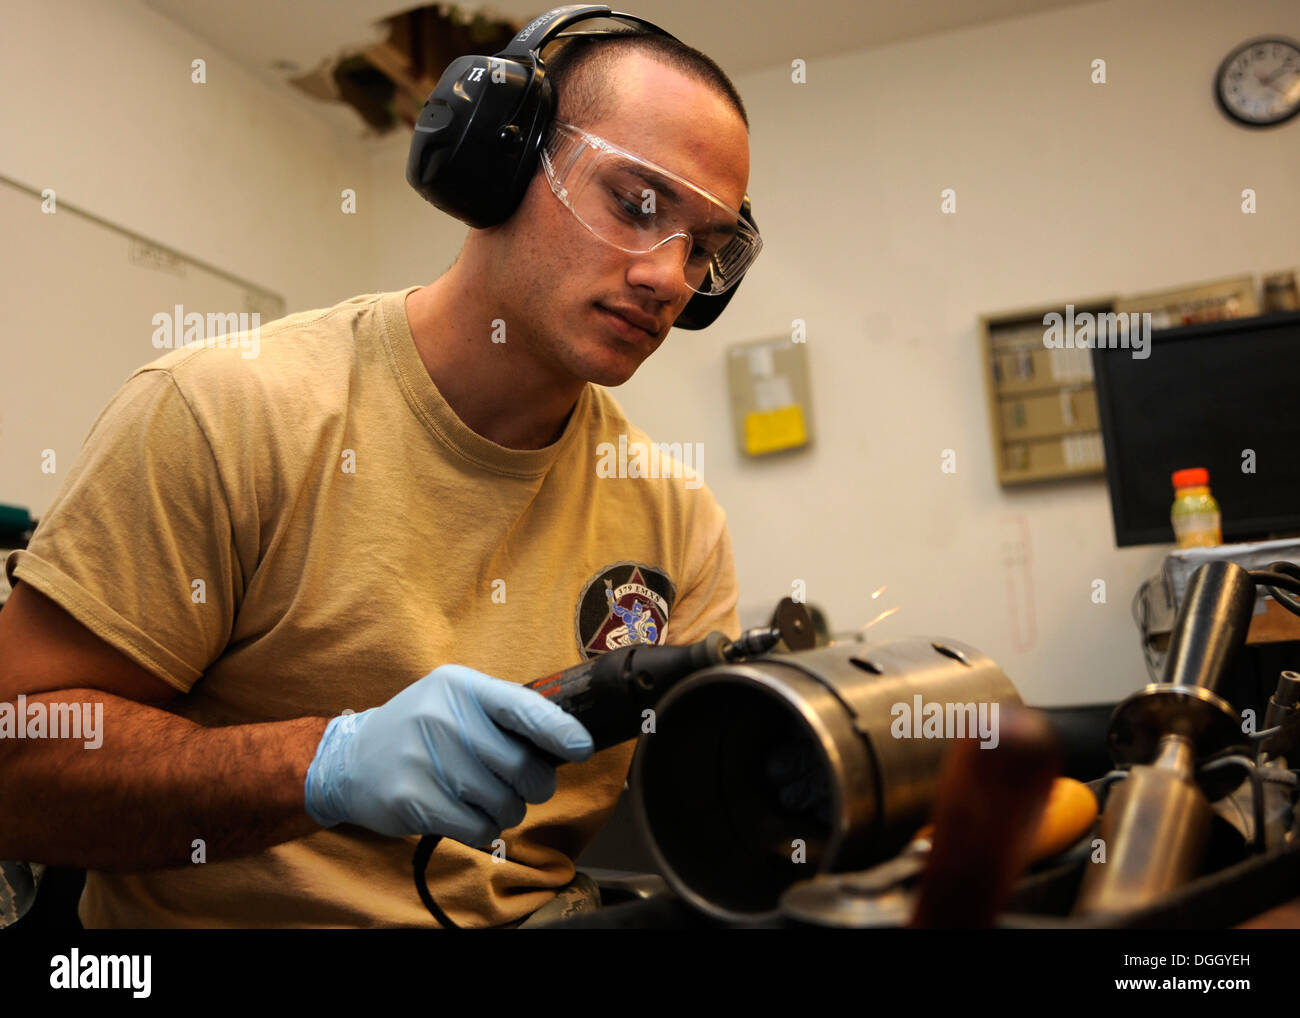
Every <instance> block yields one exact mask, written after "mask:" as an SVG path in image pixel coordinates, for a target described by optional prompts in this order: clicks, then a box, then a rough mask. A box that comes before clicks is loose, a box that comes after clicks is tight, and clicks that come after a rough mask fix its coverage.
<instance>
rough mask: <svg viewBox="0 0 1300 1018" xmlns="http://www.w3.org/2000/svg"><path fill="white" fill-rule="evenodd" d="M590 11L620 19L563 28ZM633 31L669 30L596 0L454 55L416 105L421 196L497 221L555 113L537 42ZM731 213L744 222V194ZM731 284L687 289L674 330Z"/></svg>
mask: <svg viewBox="0 0 1300 1018" xmlns="http://www.w3.org/2000/svg"><path fill="white" fill-rule="evenodd" d="M596 18H603V19H613V20H616V21H618V22H619V23H620V24H621V25H622V26H624V27H620V28H614V29H610V28H604V29H589V30H588V31H567V29H569V28H570V26H572V25H574V24H577V23H579V22H582V21H591V20H593V19H596ZM637 34H640V35H664V36H668V38H670V39H673V38H676V36H673V35H671V34H669V33H668V32H665V31H664V30H663V29H662V28H659V27H658V26H657V25H652V24H651V23H650V22H648V21H646V20H645V19H643V18H638V17H636V16H634V15H631V14H623V13H620V12H617V11H612V10H611V9H610V8H609V7H607V6H605V5H604V4H570V5H568V6H565V7H557V8H555V9H554V10H551V11H547V12H546V13H545V14H542V15H540V16H539V17H537V18H534V19H533V20H532V21H530V22H529V23H528V24H527V25H525V26H524V27H523V28H522V29H521V30H520V31H519V34H518V35H516V36H515V37H514V39H512V40H511V41H510V44H509V45H508V46H507V47H506V48H505V49H503V50H502V51H501V52H500V53H498V54H496V56H492V57H487V56H473V55H469V56H463V57H457V58H456V59H455V60H453V61H452V62H451V63H450V64H449V65H448V66H447V69H446V70H445V71H443V73H442V77H441V78H440V79H439V81H438V85H437V87H436V88H435V89H434V90H433V93H432V94H431V95H430V96H429V98H428V100H427V101H426V102H425V104H424V108H423V109H421V110H420V116H419V119H418V120H417V122H416V125H415V135H414V137H413V138H412V139H411V152H410V155H409V157H408V158H407V162H406V179H407V182H408V183H409V184H410V185H411V186H412V187H414V188H415V189H416V191H418V192H419V193H420V195H421V196H422V197H423V198H424V199H425V200H426V201H428V202H431V203H432V204H434V205H436V206H437V207H438V208H440V209H442V211H444V212H446V213H447V214H448V215H451V216H454V217H456V218H457V219H459V220H461V221H462V222H465V223H468V224H469V225H470V226H472V227H475V228H476V229H483V228H485V227H488V226H496V225H497V224H498V223H503V222H505V221H506V220H507V219H509V218H510V216H511V215H513V214H514V211H515V209H517V208H518V207H519V204H520V202H522V201H523V198H524V193H525V192H526V191H527V190H528V185H529V183H530V182H531V181H532V178H533V174H535V173H536V172H537V165H538V158H539V152H540V150H541V144H542V141H543V140H544V139H545V137H546V132H547V130H548V129H549V128H550V126H551V123H552V121H553V120H554V119H555V110H556V96H555V92H554V89H553V88H552V86H551V82H550V80H549V79H548V78H547V77H546V66H545V64H544V63H543V62H542V56H541V51H542V49H543V48H544V47H545V46H546V45H547V44H548V43H551V42H554V41H555V40H556V39H559V38H570V37H573V36H588V37H590V36H607V37H608V36H622V35H637ZM740 212H741V214H742V215H744V216H745V217H746V218H747V219H749V221H750V222H751V223H752V222H753V214H752V212H751V210H750V205H749V196H748V195H746V196H745V200H744V203H743V204H742V205H741V207H740ZM739 286H740V283H739V282H737V283H736V285H735V286H733V287H731V288H730V289H729V290H727V291H725V292H724V293H720V294H704V293H697V294H695V295H694V296H693V297H692V298H691V299H690V301H688V302H687V304H686V307H685V308H683V309H682V313H681V314H680V315H679V316H678V317H677V321H676V322H675V323H674V324H675V325H676V326H677V328H679V329H703V328H704V327H706V326H708V325H711V324H712V323H713V321H714V320H715V319H716V318H717V317H718V315H720V314H721V313H722V309H723V308H725V307H726V306H727V303H728V302H729V301H730V300H731V296H732V294H734V293H735V292H736V289H737V288H738V287H739Z"/></svg>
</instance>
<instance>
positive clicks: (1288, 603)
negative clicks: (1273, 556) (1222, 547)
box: [1249, 562, 1300, 615]
mask: <svg viewBox="0 0 1300 1018" xmlns="http://www.w3.org/2000/svg"><path fill="white" fill-rule="evenodd" d="M1249 575H1250V578H1251V579H1252V580H1254V581H1255V586H1257V587H1263V588H1264V589H1265V590H1267V591H1268V592H1269V594H1270V595H1271V596H1272V598H1273V600H1274V601H1276V602H1277V603H1278V604H1280V605H1281V606H1282V607H1283V608H1285V609H1286V610H1287V611H1289V612H1290V613H1291V614H1292V615H1300V597H1297V596H1296V595H1297V594H1300V566H1297V565H1296V564H1295V563H1294V562H1274V563H1272V564H1271V565H1270V566H1269V567H1268V568H1267V569H1252V570H1250V573H1249Z"/></svg>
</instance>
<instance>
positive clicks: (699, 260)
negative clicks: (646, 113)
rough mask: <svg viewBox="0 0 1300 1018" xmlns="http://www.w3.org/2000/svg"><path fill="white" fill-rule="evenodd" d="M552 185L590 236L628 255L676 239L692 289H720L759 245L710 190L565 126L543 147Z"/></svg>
mask: <svg viewBox="0 0 1300 1018" xmlns="http://www.w3.org/2000/svg"><path fill="white" fill-rule="evenodd" d="M541 160H542V167H543V168H544V170H545V172H546V179H547V180H549V181H550V184H551V190H552V191H554V192H555V196H556V197H557V198H559V199H560V201H561V202H563V203H564V204H565V205H566V206H567V207H568V209H569V211H570V212H572V213H573V215H574V216H575V218H577V220H578V222H580V223H581V224H582V225H583V226H585V227H586V228H587V229H588V230H590V231H591V232H592V233H593V234H595V235H596V236H597V237H599V238H600V239H601V240H603V241H605V243H607V244H611V245H613V246H614V247H616V248H618V249H619V250H620V251H626V252H627V253H628V254H646V253H648V252H650V251H656V250H658V249H659V248H661V247H664V246H665V245H667V244H671V243H674V242H676V241H678V240H679V239H680V240H681V241H682V251H683V261H682V272H683V275H684V277H685V279H686V285H687V286H689V287H690V288H691V289H692V290H694V291H695V292H696V293H705V294H719V293H725V292H726V291H727V290H729V289H731V287H733V286H735V285H736V283H738V282H739V281H740V277H741V276H743V275H744V274H745V270H746V269H748V268H749V266H750V265H752V264H753V262H754V259H755V258H757V257H758V253H759V251H761V250H762V249H763V240H762V238H761V237H759V235H758V229H757V228H756V227H755V226H754V224H753V223H751V222H750V221H749V220H748V219H746V218H745V217H744V216H743V215H741V214H740V213H739V212H737V211H736V210H735V209H733V208H729V207H728V206H727V205H726V204H724V203H723V202H722V201H721V200H719V199H718V197H717V196H716V195H713V194H710V193H709V192H708V191H706V190H704V189H703V188H701V187H697V186H696V185H695V184H692V183H691V182H690V181H689V180H686V179H684V178H682V177H679V176H678V175H677V174H675V173H673V172H672V171H670V170H666V169H664V168H663V167H662V166H658V165H656V164H654V163H652V162H649V161H648V160H646V159H642V158H640V157H639V156H634V155H633V154H632V153H631V152H626V151H624V150H623V149H621V148H619V147H618V146H616V145H611V144H610V143H609V142H607V141H605V140H604V139H603V138H598V137H596V136H595V135H594V134H589V133H588V132H586V131H583V130H581V129H580V128H577V127H574V126H573V125H572V124H565V123H560V122H558V121H557V122H556V123H555V124H553V125H552V127H551V131H550V134H549V135H548V137H547V139H546V141H545V142H544V144H543V145H542V152H541Z"/></svg>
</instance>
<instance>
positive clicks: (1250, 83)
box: [1215, 38, 1300, 127]
mask: <svg viewBox="0 0 1300 1018" xmlns="http://www.w3.org/2000/svg"><path fill="white" fill-rule="evenodd" d="M1215 82H1216V87H1215V95H1216V96H1217V97H1218V100H1219V105H1220V106H1221V107H1223V111H1224V112H1225V113H1227V114H1228V116H1230V117H1232V118H1233V119H1234V120H1238V121H1240V122H1241V123H1243V124H1249V125H1250V126H1251V127H1267V126H1270V125H1272V124H1280V123H1282V121H1284V120H1289V119H1291V118H1292V117H1294V116H1295V115H1296V114H1297V113H1300V43H1296V42H1293V41H1291V40H1290V39H1277V38H1273V39H1252V40H1251V41H1250V42H1247V43H1243V44H1242V45H1240V46H1238V47H1237V48H1236V49H1235V50H1233V51H1232V52H1231V53H1229V54H1228V56H1227V57H1226V58H1225V59H1224V61H1223V63H1222V64H1220V65H1219V72H1218V74H1217V75H1216V77H1215Z"/></svg>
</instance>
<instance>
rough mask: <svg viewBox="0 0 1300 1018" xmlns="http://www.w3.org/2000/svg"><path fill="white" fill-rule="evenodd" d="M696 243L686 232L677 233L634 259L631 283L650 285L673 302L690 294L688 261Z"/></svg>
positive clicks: (658, 296) (661, 297)
mask: <svg viewBox="0 0 1300 1018" xmlns="http://www.w3.org/2000/svg"><path fill="white" fill-rule="evenodd" d="M692 243H694V242H693V241H692V240H691V238H690V236H689V235H687V234H685V233H676V234H673V236H671V237H668V238H666V239H664V240H662V241H660V242H659V243H658V244H656V245H655V247H654V249H653V250H651V251H647V252H645V253H644V254H638V255H633V256H632V266H631V268H630V269H628V274H627V278H628V282H629V283H631V284H633V285H640V286H649V287H650V288H651V289H652V290H653V291H654V294H655V296H656V297H657V298H658V299H659V300H662V301H672V300H676V299H678V298H679V297H681V296H682V295H683V294H689V293H691V292H692V291H691V288H690V287H689V286H687V284H686V258H687V255H688V254H689V253H690V249H691V244H692Z"/></svg>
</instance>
